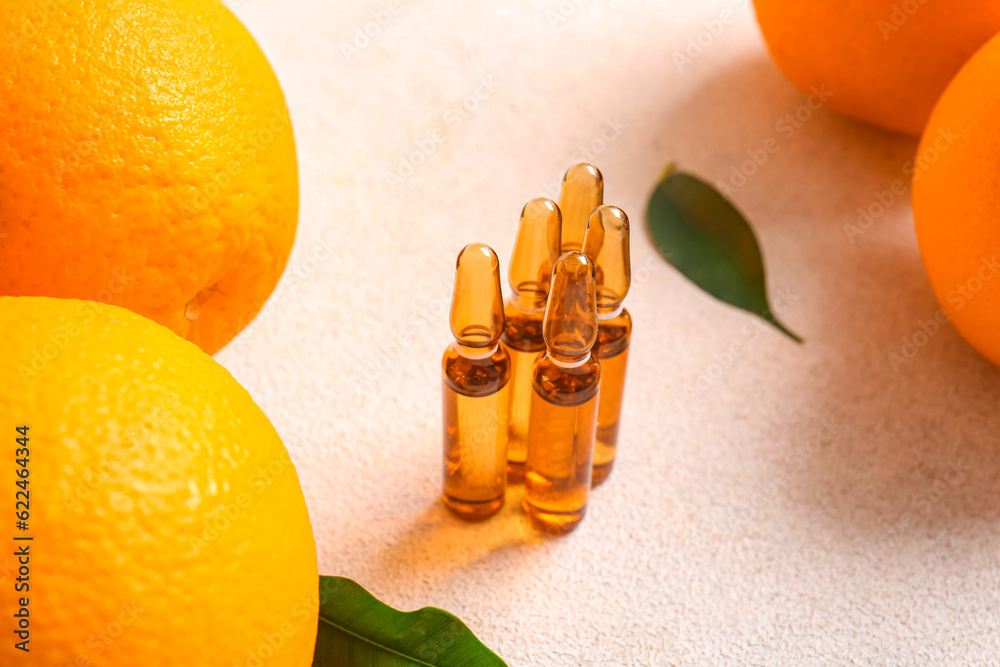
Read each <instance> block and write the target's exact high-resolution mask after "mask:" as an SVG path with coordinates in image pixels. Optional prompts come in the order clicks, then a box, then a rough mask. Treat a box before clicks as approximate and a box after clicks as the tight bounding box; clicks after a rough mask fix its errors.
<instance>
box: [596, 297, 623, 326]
mask: <svg viewBox="0 0 1000 667" xmlns="http://www.w3.org/2000/svg"><path fill="white" fill-rule="evenodd" d="M624 312H625V304H624V303H622V302H619V303H617V304H615V305H613V306H600V305H599V306H597V321H598V322H607V321H608V320H613V319H615V318H616V317H618V316H620V315H621V314H622V313H624Z"/></svg>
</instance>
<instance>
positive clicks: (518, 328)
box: [502, 303, 545, 484]
mask: <svg viewBox="0 0 1000 667" xmlns="http://www.w3.org/2000/svg"><path fill="white" fill-rule="evenodd" d="M505 314H506V325H505V327H504V333H503V338H502V340H503V342H504V344H505V345H506V346H507V351H508V352H509V353H510V361H511V376H510V427H509V429H508V434H509V437H508V441H507V482H508V483H509V484H520V483H521V482H523V481H524V465H525V461H526V459H527V456H528V423H529V420H530V415H531V393H532V391H531V373H532V371H533V370H534V368H535V361H537V360H538V356H539V355H540V354H541V353H542V352H543V351H544V350H545V339H544V338H543V337H542V313H541V312H537V313H527V312H525V311H523V310H521V309H520V308H518V307H517V306H515V305H513V304H510V303H508V304H507V308H506V310H505Z"/></svg>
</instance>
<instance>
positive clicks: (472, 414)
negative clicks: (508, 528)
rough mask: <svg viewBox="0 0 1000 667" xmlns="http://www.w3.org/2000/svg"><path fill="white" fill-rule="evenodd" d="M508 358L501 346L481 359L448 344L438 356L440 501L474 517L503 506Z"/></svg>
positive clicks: (493, 511)
mask: <svg viewBox="0 0 1000 667" xmlns="http://www.w3.org/2000/svg"><path fill="white" fill-rule="evenodd" d="M509 379H510V358H509V356H508V354H507V351H506V350H505V349H504V347H503V346H502V345H501V346H500V347H499V348H497V351H496V352H495V353H494V354H493V355H492V356H490V357H487V358H486V359H469V358H466V357H463V356H462V355H461V354H459V353H458V351H457V350H456V349H455V346H454V345H453V346H452V347H449V348H448V350H447V351H446V352H445V355H444V381H443V393H444V427H445V428H444V496H443V500H444V504H445V505H446V506H447V507H448V509H449V510H451V511H452V512H453V513H454V514H456V515H457V516H458V517H460V518H462V519H466V520H469V521H478V520H482V519H486V518H488V517H490V516H493V515H494V514H496V513H497V512H498V511H500V508H501V507H503V501H504V494H505V493H506V490H507V424H508V415H509V411H510V397H509V394H508V388H509V386H510V382H509Z"/></svg>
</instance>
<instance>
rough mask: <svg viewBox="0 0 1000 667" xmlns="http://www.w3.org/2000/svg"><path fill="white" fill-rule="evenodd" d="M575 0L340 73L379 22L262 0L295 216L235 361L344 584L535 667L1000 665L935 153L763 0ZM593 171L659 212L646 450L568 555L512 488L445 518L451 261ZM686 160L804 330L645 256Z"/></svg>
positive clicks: (780, 305) (992, 462)
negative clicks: (748, 223)
mask: <svg viewBox="0 0 1000 667" xmlns="http://www.w3.org/2000/svg"><path fill="white" fill-rule="evenodd" d="M563 5H564V6H567V7H569V8H572V7H574V6H576V7H577V8H576V9H575V10H574V11H572V13H570V14H569V16H567V17H566V20H565V21H561V22H558V23H557V24H556V25H555V26H554V27H553V26H552V25H551V23H550V20H549V16H547V12H550V11H551V12H558V11H559V6H560V5H559V3H558V2H556V1H555V0H553V1H551V2H537V3H529V2H524V1H521V0H511V1H509V2H504V3H503V4H502V5H497V4H496V3H494V6H492V7H490V8H487V7H486V6H485V5H482V6H477V7H476V8H472V9H469V10H467V11H466V12H465V13H461V12H459V11H458V10H457V9H456V8H455V6H454V5H453V3H445V2H443V1H440V2H438V1H432V0H425V1H424V2H420V3H412V4H410V3H405V2H404V3H401V4H400V5H398V6H397V5H392V6H393V7H398V11H397V12H396V13H395V14H392V13H391V12H390V16H391V19H390V20H389V21H388V25H387V26H386V27H385V28H382V29H381V30H380V32H379V34H377V35H376V36H374V37H372V38H370V44H369V45H368V46H367V47H365V48H363V49H360V53H358V54H349V55H352V57H351V59H350V60H348V59H347V57H346V56H345V54H344V51H343V49H342V45H343V44H345V43H350V41H351V40H354V39H355V38H356V29H358V28H363V27H364V26H365V24H366V22H368V21H371V20H373V19H372V16H373V13H376V12H380V11H383V10H386V7H387V6H389V5H387V3H383V2H379V1H372V2H363V3H362V2H336V3H334V2H323V1H320V0H310V1H303V2H298V3H286V2H281V3H279V2H273V1H271V0H243V2H241V3H240V4H239V6H238V7H237V8H236V11H237V13H238V14H239V15H240V17H241V18H243V19H244V20H245V22H246V24H247V25H248V27H249V28H250V30H251V32H253V34H254V35H255V36H256V37H257V38H258V40H259V41H260V43H261V46H262V47H263V49H264V50H265V52H266V53H267V55H268V57H269V58H270V59H271V61H272V63H273V65H274V67H275V69H276V70H277V73H278V76H279V78H280V80H281V82H282V85H283V87H284V89H285V92H286V94H287V97H288V100H289V105H290V108H291V113H292V117H293V120H294V122H295V123H296V125H295V129H296V136H297V138H298V140H299V151H300V157H301V167H302V173H303V217H302V220H301V227H300V239H299V241H298V243H297V245H296V248H295V251H294V253H293V257H292V260H291V262H290V265H289V270H288V271H287V272H286V274H285V276H284V278H283V280H282V282H281V283H280V284H279V286H278V289H277V292H276V295H275V298H274V299H272V300H271V301H270V302H269V303H268V305H267V306H265V309H264V312H263V313H262V315H261V316H260V317H259V318H258V320H257V321H255V323H254V324H252V325H251V326H250V327H249V328H248V330H247V331H246V332H245V333H244V335H242V336H240V337H238V338H237V339H236V340H235V341H234V342H233V343H232V344H231V345H230V346H229V347H228V348H226V349H225V350H223V352H222V353H221V354H220V355H219V356H218V358H219V360H220V361H221V362H222V363H224V364H225V365H226V366H227V367H229V368H230V369H231V370H232V371H233V372H234V374H235V375H236V377H237V378H238V379H239V380H240V381H241V382H242V383H244V385H245V386H246V387H247V388H248V389H249V390H250V392H251V393H252V394H253V396H254V397H255V398H256V399H257V400H258V401H259V402H260V404H261V405H262V407H263V408H264V409H265V411H266V412H267V414H268V415H269V416H270V417H271V418H272V420H273V422H274V424H275V426H276V428H277V429H278V431H279V432H280V433H281V434H282V436H283V437H284V440H285V442H286V444H287V445H288V446H289V448H290V450H291V453H292V457H293V459H294V460H295V461H296V462H297V463H298V465H299V471H300V474H301V477H302V481H303V484H304V487H305V492H306V498H307V502H308V504H309V507H310V511H311V514H312V517H313V520H314V524H315V527H316V535H317V541H318V543H319V549H320V569H321V571H323V572H327V573H331V574H339V575H344V576H349V577H352V578H353V579H355V580H357V581H358V582H360V583H362V584H363V585H364V586H366V587H367V588H369V589H370V590H371V591H372V592H374V593H375V594H377V595H378V596H379V597H380V598H381V599H383V600H385V601H386V602H389V603H390V604H392V605H394V606H396V607H398V608H402V609H415V608H417V607H421V606H423V605H427V604H431V605H437V606H440V607H443V608H445V609H448V610H449V611H452V612H454V613H455V614H457V615H458V616H459V617H460V618H462V619H463V620H464V621H466V622H467V623H468V624H469V625H470V627H472V629H473V630H474V631H475V632H476V633H477V634H478V636H479V637H480V638H481V639H482V640H483V641H484V642H485V643H486V644H487V645H488V646H490V647H491V648H493V649H495V650H496V651H497V652H498V653H499V654H500V655H501V656H502V657H504V658H505V659H506V660H507V661H508V662H509V663H510V664H511V665H513V666H518V667H521V666H525V667H526V666H538V667H548V666H560V667H561V666H568V665H613V666H617V665H622V666H624V665H669V664H681V663H686V664H734V665H735V664H769V665H774V664H788V665H801V664H838V665H839V664H844V663H848V664H850V663H856V664H865V663H879V664H917V665H925V664H987V663H989V662H995V656H996V655H998V654H1000V616H998V615H997V613H996V610H997V608H998V604H1000V555H998V548H1000V503H998V495H1000V454H998V451H997V435H996V434H997V433H998V432H1000V413H998V411H997V409H996V406H997V398H998V396H1000V371H998V370H997V369H996V368H994V367H993V366H992V365H990V364H989V363H988V362H986V361H985V360H984V359H982V358H981V357H979V356H978V355H977V354H976V353H975V352H974V351H973V350H972V349H971V348H969V346H968V345H966V344H965V343H964V342H963V341H962V339H961V338H960V337H959V336H958V335H957V334H956V333H955V331H954V330H953V329H952V328H951V327H949V326H937V327H935V326H934V321H933V320H934V316H935V312H936V311H937V309H938V305H937V303H936V301H935V298H934V294H933V292H932V290H931V287H930V285H929V283H928V281H927V278H926V277H925V275H924V271H923V268H922V265H921V260H920V256H919V253H918V251H917V245H916V240H915V236H914V232H913V219H912V213H911V209H910V205H909V195H908V192H907V187H908V186H906V179H907V176H906V174H905V173H904V168H905V166H906V163H907V161H908V160H910V159H911V158H912V155H913V153H914V151H915V148H916V142H915V141H914V140H911V139H906V138H901V137H899V136H895V135H891V134H887V133H884V132H882V131H879V130H876V129H873V128H871V127H867V126H864V125H861V124H859V123H857V122H855V121H852V120H849V119H846V118H843V117H841V116H837V115H835V114H833V113H831V112H828V111H826V110H823V109H818V110H817V109H813V108H812V107H811V106H810V105H809V100H808V98H807V97H805V96H803V95H802V94H801V93H799V92H798V91H797V90H796V89H795V88H794V87H793V86H792V85H791V84H790V83H788V82H787V81H786V79H785V78H784V77H783V76H782V74H781V73H780V72H779V71H778V69H777V68H776V67H775V66H774V64H773V63H772V62H771V60H770V58H769V57H768V54H767V50H766V48H765V46H764V43H763V41H762V39H761V37H760V33H759V31H758V28H757V26H756V24H755V22H754V20H753V17H752V13H751V10H750V8H748V7H743V6H741V5H742V3H734V2H728V1H724V0H719V1H716V2H710V1H705V2H628V3H626V2H621V3H618V2H581V3H578V4H577V5H574V4H572V3H568V2H567V3H563ZM724 10H732V11H733V18H732V20H730V21H729V22H728V23H727V24H725V27H724V29H723V30H722V31H721V34H719V35H718V36H712V34H711V33H710V32H708V33H704V32H703V31H705V30H707V28H706V27H705V22H706V21H708V22H711V21H713V20H715V19H717V18H719V17H720V16H721V15H722V12H723V11H724ZM386 11H388V10H386ZM372 32H373V33H374V32H376V30H374V29H373V30H372ZM706 34H707V35H708V36H707V37H706V36H704V35H706ZM699 35H702V37H701V40H702V43H704V44H707V46H704V47H701V53H700V54H699V53H697V48H698V47H693V48H692V47H690V44H691V42H690V40H696V39H697V38H698V37H699ZM688 48H692V51H691V52H692V53H693V54H694V55H692V56H691V62H689V63H681V65H683V67H679V66H678V64H677V61H675V56H676V55H677V54H683V53H684V52H685V50H686V49H688ZM484 81H485V82H487V83H482V82H484ZM487 84H488V85H489V86H490V87H492V88H495V90H493V91H492V92H490V91H489V90H488V89H487V87H486V86H487ZM477 89H478V91H479V92H480V93H481V96H482V97H483V98H484V99H482V100H478V101H470V102H469V105H470V106H476V105H478V108H477V109H476V110H475V111H474V112H469V113H466V114H465V116H464V117H463V115H462V114H463V112H462V111H461V109H462V108H463V107H462V105H463V100H466V99H467V98H469V96H472V95H475V94H476V92H477ZM473 102H475V104H474V103H473ZM789 115H790V118H789ZM796 116H797V117H798V118H796ZM449 119H451V122H450V123H449ZM456 119H461V122H458V120H456ZM435 130H437V131H438V134H437V135H435V134H434V132H435ZM602 135H603V137H604V139H602ZM435 136H437V137H439V138H440V140H435V139H434V137H435ZM602 141H603V142H604V143H603V144H602ZM420 144H422V145H423V146H424V147H426V148H427V149H428V150H430V151H431V155H430V156H429V157H427V158H426V159H424V160H420V156H419V155H416V154H414V158H413V159H414V161H418V160H420V161H421V162H422V163H421V164H420V165H418V166H416V167H415V168H414V170H413V173H412V175H410V176H409V177H408V178H404V179H403V182H402V183H400V184H397V187H396V188H395V189H394V188H393V187H392V184H391V183H388V182H387V180H386V174H387V173H391V172H398V170H399V169H400V166H401V165H400V160H401V159H410V158H405V157H404V156H407V155H409V154H410V153H412V152H414V151H417V150H420V149H419V148H418V145H420ZM588 146H590V148H583V149H582V150H583V152H582V154H581V147H588ZM765 146H770V147H772V148H773V147H775V146H777V149H778V150H777V151H773V150H772V151H771V152H768V151H767V149H765V148H764V147H765ZM762 150H763V151H764V153H765V155H764V156H763V157H761V156H760V152H761V151H762ZM748 151H750V152H751V153H753V154H754V155H756V156H757V157H758V159H759V160H760V161H762V162H763V164H762V165H759V166H758V165H756V164H754V163H752V162H751V163H747V160H750V159H752V158H751V156H750V155H749V154H748ZM580 157H589V158H591V159H593V160H594V161H596V162H597V163H598V164H599V165H600V166H601V168H602V169H603V171H604V175H605V177H606V184H607V200H608V201H609V202H612V203H615V204H617V205H619V206H622V207H623V208H624V209H625V210H626V211H627V212H628V213H629V214H630V215H631V216H632V217H633V218H634V219H635V220H637V222H638V223H639V224H637V225H636V231H637V233H636V236H635V240H634V244H633V266H634V269H635V277H634V278H635V279H634V282H633V289H632V294H631V295H630V297H629V299H628V302H627V303H628V308H629V310H630V311H631V312H632V315H633V318H634V320H635V337H634V343H633V345H634V347H633V348H632V358H631V368H630V370H629V384H628V387H627V390H626V396H625V399H626V400H625V412H624V415H623V420H622V439H621V451H620V459H619V461H618V464H617V467H616V469H615V471H614V474H613V475H612V477H611V479H610V480H609V481H608V482H607V483H606V484H605V485H604V486H602V487H601V488H600V489H599V490H598V491H597V492H596V493H595V494H594V497H593V502H592V504H591V507H590V511H589V513H588V516H587V518H586V520H585V521H584V523H583V524H582V525H581V527H580V529H579V530H578V531H577V532H576V533H574V534H573V535H571V536H569V537H567V538H565V539H561V540H546V539H541V538H539V537H538V536H537V535H536V534H534V533H533V532H532V531H531V530H530V529H529V528H528V526H527V525H526V521H525V517H524V516H523V514H522V512H521V511H520V509H519V508H518V505H519V501H520V498H519V496H518V495H517V493H514V494H512V497H511V498H510V501H509V503H508V507H507V508H506V509H505V510H504V511H503V512H502V513H501V514H500V516H498V517H497V518H496V519H494V520H492V521H489V522H487V523H484V524H482V525H477V526H467V525H462V524H460V523H458V522H457V521H455V520H453V519H451V518H449V517H448V516H447V515H446V513H445V510H444V509H443V507H442V506H441V504H440V502H439V501H438V499H437V495H438V492H439V486H440V480H441V477H440V456H441V435H440V410H441V405H440V403H441V398H440V386H439V382H440V376H439V373H440V359H441V354H442V352H443V351H444V348H445V346H446V345H447V344H448V342H449V341H450V335H449V332H448V317H447V308H448V302H449V299H450V292H449V290H450V286H451V280H452V278H453V269H454V261H455V255H456V253H457V252H458V251H459V249H460V248H461V247H462V246H463V245H464V244H465V243H467V242H469V241H474V240H481V241H484V242H488V243H490V244H491V245H493V246H494V247H495V248H496V250H497V252H498V253H499V255H500V258H501V261H502V262H503V263H504V265H506V262H507V260H508V258H509V253H510V247H511V245H512V244H513V239H514V231H515V224H516V222H517V216H518V214H519V213H520V210H521V207H522V206H523V205H524V202H526V201H527V200H528V199H530V198H531V197H534V196H537V195H541V194H548V195H549V196H553V195H554V194H555V192H554V189H555V188H556V187H557V184H558V181H559V179H560V177H561V175H562V172H563V170H565V168H566V167H567V166H568V165H569V164H571V163H572V162H573V161H574V160H576V159H578V158H580ZM670 160H678V161H679V162H680V164H681V166H682V167H683V168H685V169H688V170H691V171H693V172H695V173H697V174H699V175H701V176H702V177H704V178H707V179H709V180H711V181H713V182H718V183H722V184H728V187H729V190H730V191H731V195H732V198H733V199H734V201H735V202H736V203H737V205H738V206H739V207H740V208H741V209H742V210H743V211H744V212H745V213H746V214H747V216H749V217H750V219H752V220H753V221H754V223H755V225H756V229H757V232H758V235H759V239H760V242H761V246H762V248H763V251H764V253H765V255H766V258H767V262H768V267H769V277H770V285H771V292H772V296H773V297H774V299H775V302H776V308H777V309H778V311H779V314H780V315H781V317H782V318H783V319H784V320H785V321H786V322H787V323H788V325H789V327H791V328H792V329H793V330H795V331H796V332H798V333H800V334H802V335H803V336H804V337H805V339H806V342H805V344H804V345H801V346H799V345H796V344H794V343H793V342H791V341H789V340H788V339H787V338H786V337H785V336H783V335H781V334H780V333H778V332H776V331H774V330H773V329H771V328H769V327H768V326H767V325H758V324H757V323H756V322H755V321H754V320H752V319H750V317H749V316H747V315H745V314H744V313H742V312H739V311H736V310H734V309H731V308H728V307H726V306H724V305H722V304H719V303H717V302H715V301H713V300H711V299H710V298H708V297H706V296H705V295H704V294H702V293H701V292H699V291H698V290H697V289H696V288H694V287H693V286H692V285H690V284H689V283H688V282H686V281H685V280H684V278H682V277H681V276H679V275H678V274H677V273H676V272H675V271H673V270H672V269H671V268H669V267H668V266H666V265H665V264H664V263H663V262H662V260H660V259H659V258H658V257H656V256H655V255H654V253H653V249H652V247H651V246H650V244H649V242H648V240H647V238H646V236H645V234H644V233H643V232H642V224H641V221H642V219H643V209H644V206H645V202H646V200H647V198H648V197H649V195H650V193H651V192H652V190H653V187H654V185H655V182H656V180H657V177H658V174H659V173H660V171H661V169H662V168H663V166H664V165H665V164H666V163H667V162H668V161H670ZM405 169H406V168H405V165H404V170H405ZM734 169H735V170H737V171H736V172H734ZM741 169H743V170H745V171H746V172H747V173H750V174H751V175H749V176H746V175H743V174H742V173H741V172H740V171H739V170H741ZM751 172H752V173H751ZM894 188H895V191H894ZM877 193H878V194H877ZM878 198H881V199H882V200H883V201H885V202H886V203H887V206H886V207H885V209H884V211H883V212H882V213H881V214H878V209H877V207H876V208H875V209H874V210H875V213H876V215H875V217H874V218H873V219H872V221H871V222H870V223H869V222H867V221H865V220H862V221H861V222H860V223H859V221H858V217H859V213H858V209H859V207H864V208H866V209H867V208H869V207H872V205H873V204H876V203H878ZM922 323H923V324H922ZM921 326H924V327H926V328H927V329H928V330H929V331H931V333H930V334H925V333H923V330H922V329H921ZM734 350H735V351H734ZM890 355H898V357H899V359H901V360H902V361H899V362H896V363H894V361H893V359H894V357H890ZM687 387H690V388H691V389H690V390H686V388H687ZM954 467H957V468H958V470H959V471H960V473H961V476H960V477H959V476H958V473H955V472H953V470H954Z"/></svg>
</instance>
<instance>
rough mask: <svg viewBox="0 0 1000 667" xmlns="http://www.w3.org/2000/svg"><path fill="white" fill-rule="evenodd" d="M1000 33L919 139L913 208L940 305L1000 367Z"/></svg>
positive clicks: (949, 91)
mask: <svg viewBox="0 0 1000 667" xmlns="http://www.w3.org/2000/svg"><path fill="white" fill-rule="evenodd" d="M998 87H1000V37H994V38H993V39H992V40H990V41H989V42H987V44H986V45H985V46H984V47H983V48H982V49H980V50H979V51H978V52H977V53H976V54H975V55H974V56H972V58H971V59H970V60H969V62H968V63H966V64H965V67H963V68H962V70H961V71H960V72H959V73H958V75H957V76H956V77H955V79H954V80H953V81H952V82H951V84H950V85H949V86H948V88H947V90H945V92H944V94H943V95H942V96H941V99H940V100H939V101H938V104H937V106H936V107H935V108H934V113H933V114H932V115H931V118H930V121H928V123H927V129H926V130H925V131H924V136H923V138H922V139H921V141H920V148H919V150H918V153H917V163H916V170H915V171H914V174H913V214H914V218H915V219H916V228H917V241H918V242H919V244H920V254H921V255H922V256H923V260H924V267H925V268H926V269H927V277H928V278H930V281H931V285H932V286H933V287H934V293H935V294H936V295H937V298H938V301H939V302H940V304H941V308H942V309H943V310H944V312H945V313H946V314H947V315H948V317H949V318H950V319H951V321H952V323H953V324H954V325H955V328H956V329H958V331H959V333H961V334H962V336H964V337H965V339H966V340H967V341H969V343H971V344H972V346H973V347H974V348H976V349H977V350H979V352H981V353H982V354H983V355H984V356H986V357H987V358H988V359H989V360H990V361H992V362H993V363H995V364H998V365H1000V190H998V189H997V183H1000V159H998V156H1000V125H998V123H997V121H998V119H1000V98H998V97H997V95H996V91H997V88H998Z"/></svg>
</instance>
